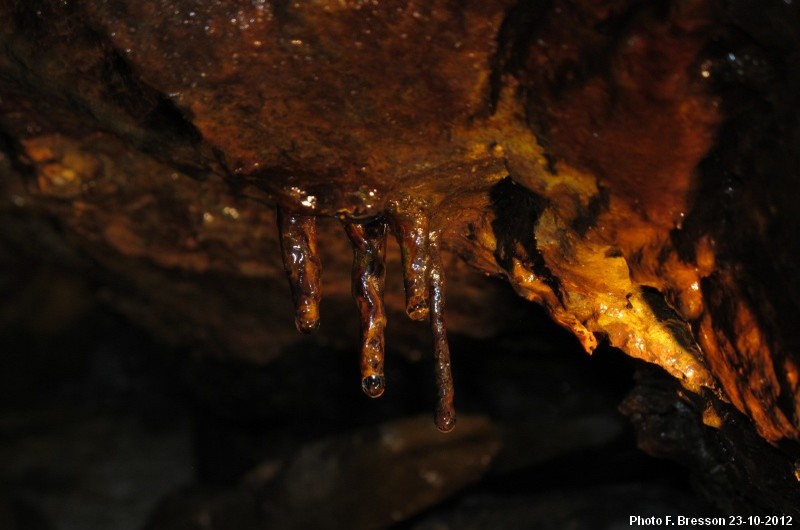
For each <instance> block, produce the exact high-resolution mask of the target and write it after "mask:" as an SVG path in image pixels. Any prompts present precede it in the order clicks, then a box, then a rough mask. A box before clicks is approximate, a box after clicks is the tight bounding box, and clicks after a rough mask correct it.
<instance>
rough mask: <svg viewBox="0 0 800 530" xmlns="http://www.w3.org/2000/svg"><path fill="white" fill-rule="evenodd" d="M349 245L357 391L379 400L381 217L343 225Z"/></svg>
mask: <svg viewBox="0 0 800 530" xmlns="http://www.w3.org/2000/svg"><path fill="white" fill-rule="evenodd" d="M344 226H345V231H346V232H347V235H348V237H349V238H350V241H351V242H352V244H353V297H354V298H355V300H356V304H357V305H358V311H359V313H360V315H361V388H362V389H363V390H364V393H365V394H366V395H368V396H369V397H373V398H375V397H379V396H380V395H381V394H383V391H384V390H385V388H386V379H385V376H384V372H383V363H384V337H383V330H384V328H385V327H386V309H385V308H384V305H383V288H384V283H385V277H386V264H385V260H386V232H387V230H386V229H387V225H386V221H385V220H384V219H383V218H378V219H375V220H372V221H368V222H366V223H345V225H344Z"/></svg>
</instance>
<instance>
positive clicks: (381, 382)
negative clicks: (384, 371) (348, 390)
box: [361, 375, 386, 398]
mask: <svg viewBox="0 0 800 530" xmlns="http://www.w3.org/2000/svg"><path fill="white" fill-rule="evenodd" d="M361 388H362V389H363V390H364V393H365V394H366V395H368V396H369V397H371V398H376V397H380V396H381V395H382V394H383V391H384V390H386V379H385V378H384V377H383V376H380V375H368V376H367V377H365V378H364V379H362V380H361Z"/></svg>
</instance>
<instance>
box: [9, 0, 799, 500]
mask: <svg viewBox="0 0 800 530" xmlns="http://www.w3.org/2000/svg"><path fill="white" fill-rule="evenodd" d="M798 13H799V11H798V7H797V5H795V4H792V3H791V2H789V3H786V2H780V1H777V0H774V1H772V0H771V1H770V2H766V3H758V2H754V1H750V0H733V1H730V2H716V1H711V0H708V1H688V2H687V1H683V0H674V1H669V2H658V3H650V2H638V1H630V2H619V3H616V4H614V5H613V6H606V5H600V4H597V3H596V2H589V1H587V2H567V1H561V0H554V1H552V2H520V3H514V2H493V3H490V4H486V3H484V2H461V3H452V2H433V3H429V4H425V5H422V4H421V3H420V4H419V5H418V4H417V3H411V4H409V3H406V2H382V3H369V2H334V1H330V2H328V1H323V2H293V3H284V2H262V1H253V2H251V1H245V0H237V1H234V2H216V1H208V2H197V1H194V0H163V1H159V2H155V3H150V4H146V5H141V4H140V3H137V2H129V1H125V0H106V1H102V2H95V3H93V4H91V5H88V4H78V3H70V2H55V1H42V2H30V3H25V2H15V1H12V0H7V1H0V20H2V21H3V22H2V24H0V44H2V48H0V49H1V50H2V52H0V178H1V180H0V186H1V187H0V203H1V204H0V208H1V210H0V216H2V218H1V220H2V224H0V238H1V240H2V245H3V249H4V250H3V252H5V253H6V254H7V255H6V256H5V262H6V263H8V265H7V269H8V271H9V272H8V275H7V276H8V278H9V279H7V280H4V281H3V288H4V289H5V290H6V291H7V292H8V293H9V300H11V301H13V302H14V304H20V306H21V307H24V306H25V304H29V305H30V304H33V305H34V306H35V304H36V298H35V296H33V297H31V295H29V294H28V292H27V291H25V290H20V287H18V285H20V284H21V282H19V281H18V280H17V278H18V277H26V276H27V275H28V274H33V273H34V272H31V271H29V270H28V269H27V264H28V263H35V264H37V265H36V267H34V269H33V271H36V270H40V269H39V267H44V270H53V271H54V270H64V269H63V268H64V267H66V268H67V269H66V270H71V271H77V272H78V273H79V276H85V277H87V278H91V281H90V282H89V283H88V284H85V283H83V282H72V283H71V284H69V283H67V284H62V283H60V282H55V285H58V286H60V287H62V288H63V289H65V291H64V292H62V300H63V299H65V298H68V297H69V296H70V293H72V294H73V295H76V296H77V295H78V294H80V293H78V292H77V291H75V289H77V290H81V289H84V290H88V291H90V292H95V293H98V297H99V299H100V300H102V302H103V303H104V304H106V305H107V306H109V307H113V308H114V309H115V310H116V311H119V312H121V313H123V314H124V315H126V316H127V318H130V319H132V320H133V321H135V322H137V323H138V324H139V325H141V326H142V327H144V328H146V329H149V330H150V331H151V332H152V333H153V334H154V335H155V336H157V337H158V338H159V340H161V341H163V342H164V343H166V344H168V345H170V346H171V347H178V348H188V349H190V350H191V351H192V352H194V353H195V354H197V355H199V356H211V357H213V358H216V359H218V360H219V362H223V360H226V359H227V360H228V362H232V360H237V361H238V362H249V363H253V365H257V366H262V367H264V366H266V365H269V364H271V363H272V364H274V363H280V362H283V361H284V359H285V358H286V357H287V356H291V355H293V353H294V352H306V351H309V350H313V351H322V350H331V351H352V350H351V349H354V348H355V346H354V345H358V344H360V346H361V347H360V362H358V361H357V360H356V361H353V363H352V364H351V365H350V366H347V368H348V370H351V371H353V373H358V371H359V370H358V366H359V364H360V367H361V370H360V372H361V374H360V377H355V376H354V377H352V378H348V376H347V375H344V374H343V375H341V376H340V377H341V378H342V380H349V381H355V383H352V384H353V385H354V386H355V387H356V388H358V387H359V386H361V388H362V389H363V390H364V391H365V392H366V393H367V394H368V395H371V396H378V395H382V394H383V395H384V397H382V398H381V399H382V400H385V399H386V398H387V397H388V396H389V395H390V390H391V388H392V386H393V385H394V384H396V383H394V382H393V380H392V371H391V366H392V364H393V363H398V364H399V365H401V366H402V365H404V363H413V362H418V361H419V359H420V358H431V357H432V358H433V359H434V361H433V362H432V366H429V368H430V369H431V371H432V372H433V373H434V377H433V381H427V383H426V384H428V385H429V387H430V389H431V390H430V392H431V393H429V394H425V393H422V394H423V395H425V396H427V401H428V406H429V407H430V408H435V409H436V414H435V418H436V420H435V421H436V424H437V426H438V427H439V428H440V429H441V430H443V431H448V430H450V429H452V428H453V426H454V424H455V418H456V416H455V408H454V403H455V402H456V401H455V400H458V399H466V400H467V402H468V400H469V399H470V398H467V397H465V398H454V396H455V391H456V390H457V388H456V387H455V385H454V384H453V374H454V373H455V374H456V376H455V379H456V380H457V379H458V376H457V373H458V372H457V370H458V368H457V365H458V361H457V359H458V357H459V355H460V354H459V355H456V354H455V352H456V350H455V349H453V348H451V345H450V344H449V342H448V340H447V336H448V331H449V333H450V335H453V334H459V335H461V336H464V337H471V338H472V339H474V340H479V339H484V338H487V337H492V338H493V340H494V341H498V340H500V339H498V337H500V336H501V334H502V333H506V332H509V331H510V330H513V329H514V326H513V325H511V324H510V322H514V321H516V320H517V319H522V320H524V319H527V318H529V317H528V316H527V313H526V309H524V308H523V306H520V305H519V304H518V303H517V304H515V303H514V302H513V301H511V300H512V296H510V293H509V292H508V290H507V289H504V288H503V287H502V286H500V285H499V284H498V283H496V282H490V281H487V280H485V279H484V278H483V276H484V275H487V276H492V277H494V278H495V279H498V278H499V279H502V280H504V281H506V282H507V283H509V284H510V285H511V286H512V288H513V290H514V291H515V292H516V294H517V295H518V296H519V297H521V298H524V299H526V300H528V301H531V302H535V303H536V304H539V305H541V306H543V307H544V308H545V310H546V311H547V313H548V314H549V315H550V317H551V318H552V319H553V320H555V321H556V322H557V323H558V324H559V325H560V326H562V327H563V328H566V329H567V330H569V331H571V332H572V333H573V334H574V335H575V336H576V337H577V338H578V340H579V342H580V344H581V346H582V347H583V349H584V350H585V351H586V352H588V353H591V352H593V351H595V350H596V349H597V348H598V346H599V345H602V344H604V343H607V344H610V345H611V346H614V347H616V348H619V349H620V350H622V351H624V352H625V353H626V354H627V355H629V356H631V357H634V358H637V359H641V360H643V361H646V362H648V363H651V364H654V365H657V366H660V367H661V368H663V369H664V370H665V371H666V373H667V374H668V375H669V377H671V378H673V379H674V380H675V381H677V382H678V383H679V385H674V386H672V387H669V390H667V391H666V394H669V395H672V396H673V397H674V399H673V401H672V402H673V403H683V404H685V406H686V408H681V407H684V405H680V406H677V405H676V406H674V407H673V406H666V405H665V403H667V402H669V399H666V398H665V397H664V396H663V394H662V393H661V392H659V391H653V389H652V388H650V387H648V386H647V385H643V388H642V389H640V390H641V392H640V393H639V394H638V396H639V397H638V398H636V399H634V400H633V401H629V402H628V405H629V408H628V409H627V410H628V412H629V414H630V416H631V417H632V418H634V420H635V421H637V422H638V425H640V426H641V427H642V428H641V429H640V431H639V432H640V436H641V438H642V440H641V445H642V446H643V447H645V448H646V449H647V450H651V451H654V452H659V451H662V450H663V451H662V452H663V454H664V455H669V456H671V457H674V458H676V459H678V460H687V459H688V460H689V461H693V460H692V458H691V454H695V452H699V453H697V454H702V455H703V462H700V463H698V462H695V466H696V467H697V468H699V469H703V470H704V471H703V472H704V476H705V480H706V481H707V482H708V484H710V486H708V487H707V488H706V491H727V493H726V494H727V495H729V498H737V497H742V498H743V499H744V500H745V501H747V502H745V504H744V505H747V506H752V508H753V509H756V508H759V507H761V508H763V509H769V508H770V507H771V508H773V509H776V510H777V509H784V507H785V506H792V505H793V502H794V501H793V499H794V500H797V495H798V494H797V488H796V484H795V482H796V476H797V475H796V471H795V467H794V462H796V461H797V460H798V458H799V457H800V450H799V449H798V446H797V441H798V439H800V435H799V434H798V432H800V430H799V428H798V425H800V420H798V417H800V414H798V410H800V407H798V403H800V399H798V395H800V394H799V392H800V391H799V390H798V388H799V387H798V367H797V362H798V361H797V356H796V354H795V351H794V344H796V343H797V342H798V337H797V330H798V328H797V326H795V325H794V320H793V316H792V315H795V314H796V305H797V304H796V300H797V296H795V295H796V294H797V288H796V287H797V286H796V285H795V284H796V281H795V280H793V278H796V277H797V275H796V274H795V273H796V269H797V266H796V263H797V260H796V257H797V255H798V249H797V245H796V238H794V234H795V233H796V232H797V229H798V228H800V227H798V219H797V216H796V215H794V207H793V202H792V201H793V200H795V198H796V197H797V194H798V189H797V183H798V182H800V181H799V180H798V179H797V178H796V168H797V167H798V165H797V164H796V163H795V160H794V158H796V153H797V152H799V151H798V150H797V149H795V148H794V147H795V144H796V143H797V137H798V135H797V131H798V130H800V127H798V120H797V116H798V114H797V112H796V110H795V109H796V108H797V105H796V103H797V102H796V99H797V94H798V93H800V90H798V78H797V73H796V72H798V71H800V68H798V64H800V63H799V62H798V61H800V56H798V52H797V49H798V46H797V43H798V41H800V36H798V29H797V28H798V27H800V26H798V25H797V24H796V23H795V22H796V21H797V20H798V16H799V15H798ZM343 227H344V230H343V229H342V228H343ZM389 233H391V234H392V235H393V236H394V238H395V239H397V242H398V243H399V245H394V242H393V241H392V239H393V238H389V237H387V236H388V234H389ZM59 274H60V273H59ZM286 276H288V278H289V282H288V283H289V285H288V288H287V282H286V281H285V280H286ZM445 286H446V288H445ZM70 289H73V290H72V291H70ZM403 289H405V296H403V294H402V291H403ZM17 294H19V296H17ZM351 296H353V297H355V299H356V302H357V303H356V308H355V309H353V310H352V312H350V313H348V312H345V311H343V310H342V308H343V307H351V308H352V306H353V304H352V301H351V299H350V298H351ZM291 300H293V301H294V308H292V304H291V302H290V301H291ZM445 300H447V308H445ZM11 307H12V308H13V307H16V306H15V305H12V306H11ZM45 309H47V308H45ZM49 309H50V313H49V314H45V315H44V316H43V317H42V318H40V319H36V320H37V322H39V324H37V325H39V326H40V327H41V329H40V330H39V331H42V332H44V331H47V328H48V326H49V327H58V326H59V325H60V324H59V323H61V324H65V323H66V322H68V321H69V320H70V318H74V317H75V316H76V315H78V314H80V311H81V309H80V308H76V307H65V306H54V307H49ZM4 318H6V319H7V322H9V324H8V325H9V327H10V328H12V329H13V328H14V326H17V327H19V328H20V329H37V328H26V327H25V326H28V325H30V322H24V321H22V320H19V317H18V316H17V315H16V310H15V309H10V310H8V315H6V316H5V317H4ZM425 319H427V320H428V323H429V326H424V325H422V327H420V325H418V324H419V323H418V322H416V321H418V320H425ZM292 320H294V324H295V325H294V326H292ZM445 320H446V321H447V326H445ZM45 322H46V323H47V324H42V323H45ZM448 328H449V329H448ZM296 329H299V330H300V331H302V332H313V331H315V330H317V329H318V330H319V331H318V333H317V334H316V335H314V336H312V337H301V336H299V335H298V334H297V333H296ZM359 330H360V333H359ZM392 342H395V344H396V345H395V346H392ZM601 347H602V346H601ZM451 350H452V352H453V355H451ZM301 357H302V356H301ZM345 357H347V356H345ZM319 362H320V360H319V359H318V358H314V357H313V356H312V357H311V358H308V359H306V361H305V362H304V363H303V364H301V365H299V366H297V367H296V370H297V373H296V374H295V375H294V376H292V377H293V380H294V381H296V384H297V385H298V386H300V387H301V388H304V389H305V390H306V391H307V392H308V393H312V392H322V391H324V390H326V389H328V388H339V387H337V383H335V382H333V381H328V380H325V381H317V380H315V379H313V378H311V379H309V378H308V377H307V374H309V373H313V372H315V371H318V370H319V369H320V367H319V366H318V365H317V364H315V363H319ZM325 366H329V365H327V364H325ZM251 368H253V369H255V368H254V367H253V366H251ZM259 369H260V368H259ZM264 369H266V368H264ZM330 372H331V373H339V372H338V371H337V370H333V369H332V368H331V370H330ZM348 373H349V372H348ZM539 377H541V376H539ZM428 379H430V376H428ZM359 380H360V385H359ZM425 380H426V378H425V376H424V375H422V374H417V383H419V382H421V381H425ZM309 381H315V383H314V384H311V383H309ZM397 384H398V386H402V384H403V382H402V379H401V380H400V381H399V382H398V383H397ZM411 388H412V390H411V392H412V393H414V394H416V395H419V394H420V391H419V387H418V386H417V385H412V386H411ZM433 389H435V391H433ZM458 391H459V395H461V394H460V393H461V392H462V391H461V390H458ZM201 394H202V392H201ZM223 395H224V393H220V394H219V395H216V396H213V397H214V399H223V398H222V397H221V396H223ZM329 397H330V396H329ZM521 399H522V398H521ZM522 400H523V402H524V399H522ZM209 401H212V399H210V400H209ZM223 401H224V399H223ZM275 406H276V407H282V408H283V409H284V413H285V414H290V413H291V406H289V405H286V404H284V403H278V404H276V405H275ZM664 406H666V407H667V409H668V410H673V411H674V410H681V411H684V410H685V411H688V412H687V413H686V414H678V415H677V416H675V418H677V419H676V422H677V423H676V427H675V429H676V431H677V432H678V433H681V435H680V436H678V437H677V438H676V442H675V444H676V445H675V447H672V448H663V447H660V446H659V445H658V444H657V443H654V441H653V440H652V439H651V438H653V436H656V434H654V433H657V432H660V431H659V429H655V430H653V429H649V428H648V426H649V425H652V424H651V423H649V420H648V419H647V418H651V419H652V418H658V417H659V414H660V412H659V411H661V410H662V407H664ZM648 407H651V409H650V410H649V411H648ZM417 412H418V411H417ZM331 415H332V416H337V417H338V420H337V421H339V422H342V423H341V425H343V426H344V425H350V426H351V427H352V428H353V429H356V431H358V430H359V429H367V428H368V427H367V426H366V425H357V424H351V423H348V421H346V420H343V419H342V417H341V416H342V415H341V414H334V413H333V412H331ZM344 416H345V417H347V414H345V415H344ZM390 418H391V414H390V415H389V416H387V417H385V418H383V419H384V421H387V422H388V421H390ZM303 421H304V422H307V423H313V422H310V421H309V420H308V419H306V418H304V419H303ZM200 423H201V424H202V422H200ZM656 423H657V422H656ZM373 424H374V422H373ZM678 425H680V427H678ZM698 425H705V426H706V427H708V428H711V429H716V431H715V433H716V435H718V436H719V437H720V438H719V439H717V442H718V443H721V444H723V445H724V444H725V443H727V442H726V441H733V442H732V443H735V444H736V448H737V449H741V448H740V447H739V445H740V444H745V445H747V446H752V448H753V451H754V452H752V453H750V452H748V451H744V452H737V451H734V453H735V454H737V455H738V456H737V457H736V461H737V462H739V463H738V464H737V465H734V466H732V467H731V466H727V464H728V463H729V462H728V459H730V458H733V457H729V456H726V455H728V452H726V451H722V452H719V451H706V450H705V449H703V447H704V446H703V444H701V443H699V442H698V440H700V439H701V438H702V437H701V436H699V435H697V432H696V430H694V429H695V427H697V426H698ZM212 430H213V429H212ZM703 432H705V431H703ZM328 434H333V433H328ZM320 436H321V433H320ZM703 436H705V435H703ZM712 438H713V436H712ZM717 442H714V443H717ZM709 443H711V442H709ZM681 446H685V447H684V448H688V449H689V454H687V453H686V451H684V450H682V449H681V448H680V447H681ZM251 464H253V465H255V463H254V462H251ZM718 464H719V465H720V466H722V468H723V469H726V471H725V473H723V474H722V475H719V474H715V473H716V471H715V470H716V469H717V467H716V466H717V465H718ZM751 464H752V467H751V468H750V470H749V471H748V470H747V468H748V466H751ZM759 466H760V467H762V468H763V469H766V470H768V471H767V472H765V473H759V472H755V471H754V470H755V469H757V468H759ZM721 476H724V477H726V479H729V480H733V481H734V482H737V481H745V482H747V481H753V482H755V483H758V485H759V486H763V488H766V490H767V491H768V492H769V493H768V494H766V495H763V496H762V495H760V494H756V493H754V492H753V491H751V490H749V489H748V488H747V487H743V488H733V490H725V489H724V488H723V489H722V490H716V489H715V487H714V486H713V485H714V484H715V483H717V482H719V481H720V480H721V479H720V477H721ZM775 477H777V478H775ZM773 478H774V480H773ZM716 494H720V495H721V493H716ZM237 499H238V497H237ZM751 501H752V502H751ZM237 502H238V501H237ZM248 502H249V501H248ZM748 503H749V504H748ZM795 504H796V503H795ZM728 506H736V504H733V503H731V504H729V505H728Z"/></svg>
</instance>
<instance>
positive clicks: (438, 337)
mask: <svg viewBox="0 0 800 530" xmlns="http://www.w3.org/2000/svg"><path fill="white" fill-rule="evenodd" d="M428 256H429V260H430V275H429V279H430V298H429V304H430V309H431V311H430V320H431V330H432V332H433V348H434V362H435V368H434V370H435V378H436V394H437V403H436V416H435V418H434V421H435V422H436V427H437V428H438V429H439V430H440V431H442V432H449V431H452V430H453V427H455V425H456V411H455V407H454V405H453V398H454V395H455V390H454V387H453V374H452V372H451V369H450V347H449V345H448V344H447V328H446V326H445V321H444V307H445V293H444V290H445V280H444V271H443V267H442V259H441V256H440V254H439V235H438V233H436V232H434V231H431V232H430V234H429V237H428Z"/></svg>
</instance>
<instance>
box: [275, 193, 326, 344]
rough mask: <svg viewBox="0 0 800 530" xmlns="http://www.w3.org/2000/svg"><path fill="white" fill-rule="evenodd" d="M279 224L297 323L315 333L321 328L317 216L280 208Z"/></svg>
mask: <svg viewBox="0 0 800 530" xmlns="http://www.w3.org/2000/svg"><path fill="white" fill-rule="evenodd" d="M278 228H279V230H280V240H281V251H282V254H283V266H284V268H285V269H286V275H287V276H288V278H289V286H290V287H291V290H292V297H293V299H294V304H295V311H296V313H295V325H296V326H297V329H298V330H299V331H300V332H302V333H312V332H314V331H316V330H317V329H318V328H319V302H320V299H321V297H322V288H321V282H320V272H321V266H320V260H319V255H318V253H317V224H316V218H315V217H313V216H308V215H299V214H295V213H289V212H287V211H285V210H283V209H282V208H278Z"/></svg>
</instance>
